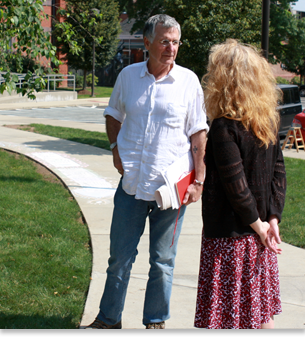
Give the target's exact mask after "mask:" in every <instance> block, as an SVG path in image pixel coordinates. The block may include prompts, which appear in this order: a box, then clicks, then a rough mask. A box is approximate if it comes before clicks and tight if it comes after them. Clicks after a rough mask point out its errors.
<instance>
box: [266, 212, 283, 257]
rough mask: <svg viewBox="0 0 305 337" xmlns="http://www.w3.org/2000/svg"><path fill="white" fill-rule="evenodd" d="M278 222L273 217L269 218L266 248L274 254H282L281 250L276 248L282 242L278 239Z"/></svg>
mask: <svg viewBox="0 0 305 337" xmlns="http://www.w3.org/2000/svg"><path fill="white" fill-rule="evenodd" d="M278 222H279V220H278V218H276V217H275V216H272V217H270V219H269V225H270V228H269V231H268V235H267V239H266V246H267V247H268V248H269V249H270V250H271V251H272V252H273V253H275V254H281V253H282V248H279V247H278V244H280V243H281V242H282V240H281V238H280V231H279V226H278Z"/></svg>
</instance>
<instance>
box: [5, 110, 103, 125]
mask: <svg viewBox="0 0 305 337" xmlns="http://www.w3.org/2000/svg"><path fill="white" fill-rule="evenodd" d="M103 113H104V109H103V108H100V107H81V106H80V107H63V108H47V109H35V108H33V109H28V110H21V109H20V110H1V111H0V115H10V116H21V117H33V118H47V119H55V120H64V121H73V122H82V123H95V124H105V118H104V116H103Z"/></svg>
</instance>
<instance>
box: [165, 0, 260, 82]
mask: <svg viewBox="0 0 305 337" xmlns="http://www.w3.org/2000/svg"><path fill="white" fill-rule="evenodd" d="M164 3H165V9H166V13H167V14H169V15H170V16H173V17H175V18H176V20H177V21H178V22H179V23H180V24H181V30H182V41H183V45H182V46H181V48H180V50H179V53H178V57H177V63H180V64H181V65H183V66H186V67H188V68H190V69H192V70H193V71H194V72H195V73H196V74H197V75H198V76H199V78H201V77H202V75H203V74H204V73H205V71H206V66H207V63H208V54H209V51H210V48H211V46H212V45H214V44H216V43H222V42H224V41H225V40H226V39H227V38H234V39H238V40H239V41H241V42H245V43H249V44H254V45H257V46H258V45H259V44H260V40H261V34H260V26H261V1H260V0H252V1H246V0H233V1H227V0H218V1H211V0H207V1H202V0H192V1H190V0H165V1H164Z"/></svg>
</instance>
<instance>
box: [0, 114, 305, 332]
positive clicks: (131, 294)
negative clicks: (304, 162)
mask: <svg viewBox="0 0 305 337" xmlns="http://www.w3.org/2000/svg"><path fill="white" fill-rule="evenodd" d="M0 114H1V112H0ZM47 122H48V121H45V123H47ZM59 123H60V122H59ZM74 126H75V127H77V123H74ZM0 147H1V148H3V149H7V150H11V151H14V152H17V153H21V154H24V155H26V156H28V157H30V158H33V159H35V160H36V161H38V162H40V163H41V164H43V165H44V166H46V167H48V168H49V169H50V170H51V171H53V172H54V173H55V174H56V175H57V176H58V177H60V178H61V179H62V180H63V181H64V183H65V184H66V186H67V187H68V188H69V190H70V191H71V193H72V194H73V196H74V197H75V199H76V201H77V202H78V204H79V206H80V208H81V211H82V213H83V215H84V218H85V219H86V222H87V225H88V228H89V232H90V236H91V241H92V253H93V265H92V280H91V282H90V287H89V291H88V296H87V301H86V304H85V308H84V313H83V317H82V321H81V327H80V328H83V327H84V326H86V325H88V324H90V323H91V322H92V321H93V320H94V318H95V316H96V315H97V313H98V307H99V301H100V297H101V295H102V292H103V288H104V282H105V279H106V268H107V260H108V257H109V232H110V222H111V217H112V209H113V195H114V193H115V190H116V186H117V184H118V182H119V178H120V176H119V174H118V173H117V172H116V171H115V170H114V168H113V165H112V156H111V153H110V152H109V151H105V150H101V149H98V148H94V147H91V146H88V145H83V144H78V143H74V142H70V141H66V140H61V139H57V138H53V137H48V136H43V135H38V134H33V133H30V132H25V131H20V130H14V129H9V128H5V127H0ZM291 153H292V152H290V154H291ZM201 228H202V220H201V211H200V202H197V203H196V204H193V205H190V206H188V208H187V211H186V215H185V221H184V224H183V229H182V233H181V236H180V239H179V248H178V254H177V258H176V267H175V276H174V285H173V291H172V299H171V318H170V319H169V320H168V321H167V322H166V328H167V329H194V328H193V320H194V314H195V303H196V291H197V277H198V271H199V258H200V243H201ZM281 246H282V248H283V253H282V255H280V256H279V268H280V282H281V296H282V307H283V313H282V314H281V315H279V316H277V317H275V325H276V328H278V329H304V328H305V325H304V324H305V250H304V249H301V248H297V247H293V246H291V245H288V244H285V243H283V244H282V245H281ZM148 247H149V240H148V232H147V230H145V232H144V234H143V237H142V239H141V242H140V244H139V248H138V251H139V254H138V256H137V260H136V262H135V264H134V266H133V269H132V274H131V279H130V283H129V287H128V293H127V297H126V303H125V310H124V313H123V328H124V329H143V328H144V327H143V325H142V322H141V320H142V312H143V303H144V294H145V288H146V282H147V274H148V269H149V264H148V259H149V256H148Z"/></svg>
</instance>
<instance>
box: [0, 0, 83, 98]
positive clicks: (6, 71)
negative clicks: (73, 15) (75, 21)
mask: <svg viewBox="0 0 305 337" xmlns="http://www.w3.org/2000/svg"><path fill="white" fill-rule="evenodd" d="M45 17H46V15H45V14H44V11H43V5H42V1H40V0H2V1H1V5H0V34H1V39H0V71H1V72H3V73H2V76H3V78H4V82H3V83H2V84H1V85H0V93H1V94H2V93H3V92H4V91H5V90H7V91H8V92H9V93H10V94H11V93H12V91H13V90H16V91H17V93H22V95H27V96H28V97H29V98H32V99H34V98H35V94H34V91H37V92H39V91H41V90H43V88H44V87H45V80H44V79H43V75H44V74H46V73H50V72H52V69H51V66H50V63H51V62H52V63H53V64H54V65H55V66H58V65H59V64H60V61H59V60H58V59H57V58H56V48H55V47H54V46H53V45H52V43H51V39H50V34H49V33H46V32H44V30H43V27H42V25H41V21H42V20H43V19H44V18H45ZM64 29H65V30H66V32H69V26H67V25H66V26H65V27H64ZM72 37H73V33H70V34H66V36H65V41H68V40H69V39H70V38H72ZM71 48H72V49H73V50H74V52H77V45H76V44H75V43H74V42H72V41H71ZM24 59H27V60H30V61H31V62H29V64H31V68H27V72H26V76H25V78H24V81H23V86H22V87H21V88H19V87H16V82H18V77H17V75H15V74H12V73H11V69H10V66H11V65H12V63H13V64H15V67H16V70H17V71H18V72H22V71H24V68H23V65H24Z"/></svg>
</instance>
